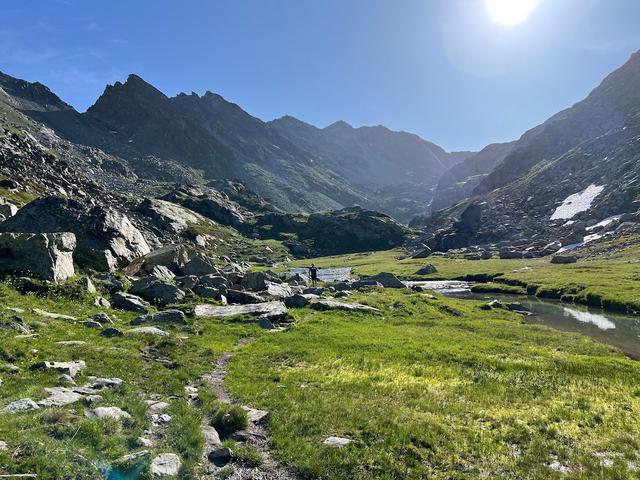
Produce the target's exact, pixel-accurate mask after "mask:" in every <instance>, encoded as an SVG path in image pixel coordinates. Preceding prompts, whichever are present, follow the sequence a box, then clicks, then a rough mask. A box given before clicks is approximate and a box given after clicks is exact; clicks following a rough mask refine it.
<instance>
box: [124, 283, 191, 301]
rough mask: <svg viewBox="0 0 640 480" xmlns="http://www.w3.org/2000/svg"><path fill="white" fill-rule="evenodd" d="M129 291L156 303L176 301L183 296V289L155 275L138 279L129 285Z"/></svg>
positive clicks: (180, 299)
mask: <svg viewBox="0 0 640 480" xmlns="http://www.w3.org/2000/svg"><path fill="white" fill-rule="evenodd" d="M129 291H130V292H131V293H133V294H134V295H139V296H141V297H142V298H144V299H145V300H147V301H149V302H151V303H154V304H157V305H168V304H170V303H178V302H181V301H182V300H183V299H184V297H185V292H184V291H182V290H180V289H179V288H178V287H176V286H175V285H174V284H172V283H170V282H167V281H166V280H162V279H160V278H157V277H145V278H143V279H141V280H138V281H136V282H134V283H133V284H132V285H131V289H130V290H129Z"/></svg>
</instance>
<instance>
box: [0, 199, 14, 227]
mask: <svg viewBox="0 0 640 480" xmlns="http://www.w3.org/2000/svg"><path fill="white" fill-rule="evenodd" d="M16 213H18V207H16V206H15V205H14V204H13V203H11V202H9V201H7V200H5V199H4V198H2V197H0V221H3V220H6V219H7V218H11V217H13V216H14V215H15V214H16Z"/></svg>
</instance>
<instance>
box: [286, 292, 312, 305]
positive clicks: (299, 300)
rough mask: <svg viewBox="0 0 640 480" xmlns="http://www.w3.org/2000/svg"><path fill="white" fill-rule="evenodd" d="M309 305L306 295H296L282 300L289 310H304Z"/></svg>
mask: <svg viewBox="0 0 640 480" xmlns="http://www.w3.org/2000/svg"><path fill="white" fill-rule="evenodd" d="M309 303H311V302H310V301H309V298H308V297H307V296H306V295H302V294H300V293H296V294H295V295H292V296H290V297H287V298H285V299H284V304H285V305H286V306H287V307H289V308H304V307H306V306H308V305H309Z"/></svg>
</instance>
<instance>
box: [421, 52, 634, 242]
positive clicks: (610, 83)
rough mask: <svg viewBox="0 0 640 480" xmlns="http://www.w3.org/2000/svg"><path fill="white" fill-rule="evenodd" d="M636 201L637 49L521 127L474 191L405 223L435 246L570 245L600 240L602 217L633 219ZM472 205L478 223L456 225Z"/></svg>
mask: <svg viewBox="0 0 640 480" xmlns="http://www.w3.org/2000/svg"><path fill="white" fill-rule="evenodd" d="M495 187H497V188H495ZM639 200H640V53H635V54H634V55H633V56H632V57H631V58H630V60H629V61H628V62H627V63H626V64H625V65H624V66H622V67H621V68H619V69H618V70H616V71H615V72H613V73H612V74H611V75H609V76H608V77H607V78H606V79H605V80H604V81H603V82H602V83H601V84H600V86H598V87H597V88H596V89H595V90H593V92H591V94H590V95H589V96H588V97H587V98H586V99H585V100H583V101H582V102H580V103H578V104H576V105H575V106H573V107H571V108H570V109H567V110H565V111H563V112H561V113H559V114H557V115H554V116H553V117H551V118H550V119H549V120H547V121H546V122H545V123H544V124H542V125H540V126H538V127H536V128H534V129H532V130H530V131H529V132H527V133H525V134H524V135H523V136H522V138H521V139H520V140H518V141H517V142H516V143H515V144H514V145H513V148H512V150H511V153H509V154H508V155H507V156H506V157H505V158H504V160H503V161H502V162H501V163H500V164H499V165H498V166H497V167H496V168H495V169H494V170H493V171H492V172H491V173H490V174H489V175H488V176H487V177H486V178H485V179H484V180H483V181H482V182H481V183H480V184H479V185H478V187H476V189H475V190H474V192H473V196H471V197H470V198H468V199H467V200H465V201H462V202H460V203H458V204H457V205H455V206H454V207H451V208H448V209H444V210H441V211H439V212H436V213H435V214H433V215H432V216H430V217H427V216H422V217H418V218H416V219H414V220H413V221H412V223H411V225H412V226H413V227H416V228H423V229H424V230H425V231H426V232H427V236H426V237H425V238H426V239H428V243H430V245H431V246H432V247H434V248H437V249H448V248H459V247H465V246H468V245H472V244H489V243H496V242H497V243H503V244H505V243H509V244H511V245H518V246H526V247H527V248H533V249H535V248H538V249H540V248H542V246H543V245H544V244H545V243H548V242H551V241H554V240H558V241H559V242H560V243H561V244H563V245H564V246H573V245H574V244H580V243H582V242H584V241H587V242H588V241H593V240H596V239H597V238H600V236H601V234H597V231H599V230H602V229H601V228H600V227H601V226H602V224H603V223H606V228H608V229H612V228H615V227H617V226H618V225H619V224H620V223H621V222H624V220H625V219H631V218H636V216H637V215H635V213H634V212H636V211H638V209H639V206H640V204H639V203H638V202H639ZM471 207H473V208H474V209H477V211H481V214H479V215H480V216H479V217H478V221H477V222H476V224H475V225H474V226H473V228H461V227H460V223H459V222H458V223H456V220H455V219H456V218H460V217H461V216H462V215H463V213H464V212H466V211H467V210H468V209H469V208H471ZM634 215H635V216H634ZM609 219H613V220H609ZM571 248H572V247H571Z"/></svg>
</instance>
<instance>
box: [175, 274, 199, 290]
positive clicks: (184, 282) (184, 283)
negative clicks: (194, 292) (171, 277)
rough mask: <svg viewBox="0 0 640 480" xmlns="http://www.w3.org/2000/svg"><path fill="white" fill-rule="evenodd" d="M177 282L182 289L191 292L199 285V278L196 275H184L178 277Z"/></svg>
mask: <svg viewBox="0 0 640 480" xmlns="http://www.w3.org/2000/svg"><path fill="white" fill-rule="evenodd" d="M175 281H176V284H177V285H178V286H179V287H180V288H185V289H187V290H191V289H192V288H193V287H195V286H196V285H197V284H198V281H199V278H198V277H196V276H195V275H183V276H181V277H176V278H175Z"/></svg>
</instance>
